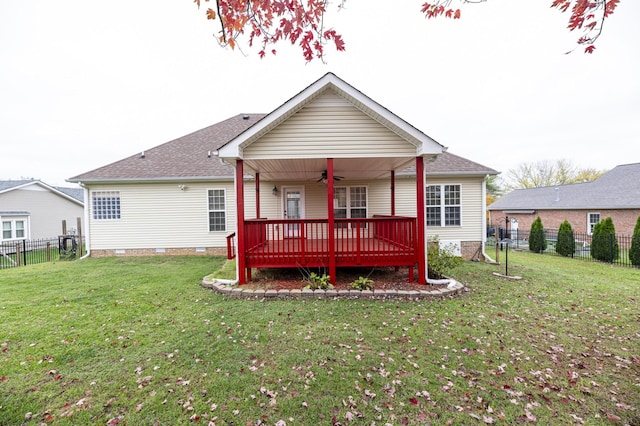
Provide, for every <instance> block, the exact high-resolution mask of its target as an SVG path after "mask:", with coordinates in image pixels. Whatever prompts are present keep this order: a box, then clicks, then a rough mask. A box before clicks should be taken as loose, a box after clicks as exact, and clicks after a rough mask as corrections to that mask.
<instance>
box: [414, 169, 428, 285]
mask: <svg viewBox="0 0 640 426" xmlns="http://www.w3.org/2000/svg"><path fill="white" fill-rule="evenodd" d="M425 189H426V188H425V182H424V158H423V157H416V200H417V202H416V213H417V214H416V221H417V222H418V223H417V225H418V229H417V231H418V232H417V239H416V243H417V245H418V247H416V256H417V257H418V284H427V260H426V256H425V241H426V239H425V235H424V234H425V230H426V228H425V217H424V216H425V204H424V197H425Z"/></svg>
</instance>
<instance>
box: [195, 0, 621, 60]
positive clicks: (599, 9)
mask: <svg viewBox="0 0 640 426" xmlns="http://www.w3.org/2000/svg"><path fill="white" fill-rule="evenodd" d="M345 1H346V0H338V1H337V7H338V9H340V8H342V7H343V6H344V3H345ZM454 1H455V2H459V3H480V2H482V1H484V0H434V2H432V3H429V2H426V3H423V5H422V8H421V11H422V13H423V14H424V15H425V16H426V17H427V18H436V17H439V16H443V17H446V18H452V19H459V18H460V17H461V14H462V12H461V10H460V8H454V7H452V3H453V2H454ZM201 2H202V0H194V3H196V4H197V5H198V8H199V7H200V6H201ZM204 2H205V3H208V2H209V0H204ZM619 2H620V0H552V3H551V7H553V8H556V9H558V10H560V11H561V12H563V13H564V12H567V11H570V16H569V25H568V28H569V30H570V31H578V32H581V33H582V35H581V36H580V38H579V39H578V41H577V45H578V46H584V48H585V52H587V53H593V50H594V49H595V46H594V43H595V41H596V40H597V39H598V37H599V36H600V34H601V33H602V29H603V25H604V21H605V19H607V18H608V17H609V16H611V14H612V13H613V12H614V11H615V9H616V7H617V6H618V3H619ZM211 4H212V6H213V8H207V10H206V16H207V19H210V20H213V21H214V22H216V23H217V24H218V25H219V36H218V37H217V39H218V42H219V43H220V45H222V46H225V47H226V46H229V47H230V48H231V49H234V48H235V47H236V46H237V44H238V41H239V40H240V39H241V38H242V37H243V36H244V37H247V38H248V44H249V46H253V44H254V42H258V43H260V44H261V49H260V51H259V53H258V55H260V57H264V56H265V55H266V52H267V50H269V47H271V53H272V54H275V53H276V49H275V45H276V44H278V43H279V42H283V41H285V42H286V41H288V42H289V43H291V44H292V45H296V44H297V45H298V46H299V47H300V49H301V50H302V55H303V56H304V58H305V59H306V60H307V61H311V60H313V59H314V58H319V59H322V58H323V55H324V46H325V45H326V44H327V43H329V42H332V43H333V44H334V45H335V48H336V50H338V51H343V50H345V43H344V41H343V39H342V36H340V34H338V33H337V32H336V31H335V30H334V29H325V26H324V14H325V12H326V10H327V6H328V5H329V4H330V1H329V0H275V1H274V0H251V1H248V0H211ZM389 7H392V6H391V5H390V6H389Z"/></svg>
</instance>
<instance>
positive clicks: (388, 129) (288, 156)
mask: <svg viewBox="0 0 640 426" xmlns="http://www.w3.org/2000/svg"><path fill="white" fill-rule="evenodd" d="M444 150H445V148H444V147H443V146H442V145H440V144H438V143H437V142H436V141H434V140H433V139H431V138H429V137H428V136H427V135H425V134H424V133H422V132H421V131H419V130H418V129H416V128H415V127H413V126H411V125H410V124H409V123H407V122H405V121H404V120H402V119H400V118H399V117H397V116H396V115H394V114H393V113H391V112H390V111H389V110H387V109H386V108H384V107H382V106H381V105H379V104H377V103H376V102H374V101H373V100H371V99H370V98H368V97H367V96H365V95H364V94H363V93H362V92H360V91H359V90H357V89H355V88H353V87H352V86H350V85H349V84H347V83H346V82H344V81H343V80H341V79H339V78H338V77H336V76H335V75H334V74H331V73H328V74H326V75H325V76H324V77H322V78H320V79H319V80H317V81H316V82H315V83H312V84H311V85H310V86H309V87H307V88H306V89H304V90H303V91H301V92H300V93H298V94H297V95H296V96H294V97H293V98H291V99H289V100H288V101H287V102H285V103H284V104H283V105H281V106H280V107H279V108H277V109H276V110H274V111H273V112H272V113H270V114H268V115H267V116H265V117H264V118H263V119H261V120H260V121H259V122H257V123H256V124H254V125H253V126H252V127H250V128H248V129H247V130H246V131H245V132H243V133H241V134H240V135H238V136H237V137H236V138H235V139H233V140H231V141H229V142H228V143H227V144H226V145H224V146H222V147H221V148H219V150H218V156H219V157H220V158H221V159H222V160H223V161H225V162H227V163H229V164H231V165H233V166H234V167H235V197H236V209H237V210H236V219H237V223H236V232H235V235H234V237H233V238H230V239H229V240H228V241H229V252H230V253H232V252H233V253H236V254H237V257H236V259H237V261H236V265H237V270H238V283H239V284H240V285H242V284H244V283H246V282H247V281H248V280H250V279H251V269H252V268H271V267H273V268H275V267H278V268H282V267H290V268H306V267H323V268H326V269H327V270H328V274H329V277H330V280H331V282H332V283H335V280H336V268H337V267H342V266H371V267H374V266H397V267H407V268H409V274H408V275H409V277H408V279H409V280H412V281H413V280H414V279H416V277H414V273H413V268H414V266H415V265H417V267H418V268H417V273H418V277H417V281H418V283H420V284H426V271H427V268H426V239H425V233H426V229H425V159H426V160H428V159H430V158H435V156H437V155H439V154H441V153H442V152H443V151H444ZM409 167H413V169H414V170H415V194H408V193H405V194H403V199H402V201H403V203H404V206H405V210H408V211H410V209H407V208H406V206H415V212H416V214H415V217H407V216H397V215H396V212H395V210H396V209H395V203H396V192H395V191H396V190H395V177H396V176H395V173H396V171H403V170H406V169H407V168H409ZM252 180H253V181H254V182H255V198H254V195H253V191H251V190H250V188H249V187H247V188H245V184H246V183H249V182H251V181H252ZM338 182H339V183H338ZM262 183H264V185H262ZM266 183H269V185H268V186H267V185H266ZM278 183H279V184H280V185H281V188H280V189H281V191H280V192H281V193H280V195H279V197H270V196H269V195H268V196H266V197H264V196H262V195H261V189H262V190H263V191H264V190H265V189H267V188H269V187H270V186H273V192H274V194H273V195H276V193H277V192H278V188H277V184H278ZM336 186H337V187H336ZM285 187H286V190H282V188H285ZM351 190H354V193H353V198H351V196H350V195H349V196H348V197H349V199H350V202H351V201H353V200H354V199H355V200H356V202H355V205H354V204H353V203H352V204H349V202H345V197H346V195H345V194H346V193H348V194H351V192H347V191H351ZM269 192H271V191H269ZM289 195H291V197H289ZM245 196H246V197H250V198H249V199H248V200H245ZM294 197H296V198H294ZM341 197H342V198H341ZM369 198H371V199H375V206H373V203H371V205H370V204H369ZM296 200H300V202H301V203H305V202H307V203H308V204H307V205H308V207H309V208H308V209H306V211H305V210H304V208H299V206H297V205H296ZM250 205H254V206H255V212H253V211H248V210H253V209H252V208H251V207H249V208H247V206H250ZM300 205H302V204H300ZM254 213H255V216H254ZM265 213H266V214H265ZM265 216H266V218H265ZM233 241H235V244H236V246H235V250H232V247H231V244H232V242H233Z"/></svg>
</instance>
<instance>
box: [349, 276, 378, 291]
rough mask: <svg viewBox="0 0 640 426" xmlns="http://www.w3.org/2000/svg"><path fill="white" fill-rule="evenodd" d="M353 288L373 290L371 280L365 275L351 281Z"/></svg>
mask: <svg viewBox="0 0 640 426" xmlns="http://www.w3.org/2000/svg"><path fill="white" fill-rule="evenodd" d="M351 288H352V289H354V290H373V280H372V279H369V278H365V277H359V278H358V279H357V280H355V281H353V282H352V283H351Z"/></svg>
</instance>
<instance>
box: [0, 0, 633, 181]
mask: <svg viewBox="0 0 640 426" xmlns="http://www.w3.org/2000/svg"><path fill="white" fill-rule="evenodd" d="M550 3H551V0H548V1H545V0H536V1H532V0H530V1H525V0H489V1H488V2H487V3H483V4H479V5H473V4H470V5H466V6H464V8H463V16H462V19H461V20H456V21H453V20H448V19H446V20H445V19H440V20H429V21H427V20H425V19H424V17H423V16H422V15H421V13H420V5H421V4H422V0H414V1H406V0H405V1H396V2H390V1H383V0H348V1H347V3H346V9H345V10H342V11H340V12H336V7H335V5H333V6H332V7H331V13H330V14H329V15H328V16H327V17H326V18H325V24H326V25H327V26H328V27H334V28H336V29H337V30H338V32H339V33H341V34H342V35H343V37H344V38H345V41H346V46H347V51H346V52H343V53H337V52H335V50H333V49H331V48H328V50H327V56H326V60H327V64H322V63H320V62H317V63H310V64H306V63H305V62H304V59H303V58H302V54H301V53H300V51H299V49H298V48H295V49H294V48H290V47H287V46H285V45H281V46H278V47H277V49H278V50H279V53H278V55H277V56H275V57H273V56H267V57H266V58H265V59H262V60H261V59H259V58H258V56H257V51H258V50H257V49H253V50H251V49H249V50H247V53H249V56H244V55H243V54H242V53H240V52H239V51H231V50H224V49H222V48H220V47H219V46H218V44H217V43H216V41H215V40H214V38H213V34H214V32H215V31H217V28H216V27H214V26H213V23H212V22H210V21H207V20H206V19H205V17H204V9H202V10H198V9H197V7H196V5H195V4H194V3H193V2H192V1H191V0H173V1H166V0H160V1H157V0H135V1H131V0H112V1H109V2H92V1H86V0H64V1H51V0H32V1H24V0H2V1H1V2H0V147H1V149H0V179H20V178H22V177H33V178H37V179H41V180H43V181H44V182H46V183H48V184H51V185H66V186H72V185H71V184H69V183H66V182H65V179H68V178H70V177H72V176H75V175H78V174H80V173H84V172H86V171H89V170H93V169H95V168H97V167H100V166H103V165H106V164H109V163H111V162H113V161H117V160H120V159H122V158H125V157H127V156H129V155H132V154H135V153H137V152H140V151H142V150H145V149H149V148H152V147H154V146H156V145H160V144H161V143H164V142H167V141H169V140H172V139H175V138H177V137H180V136H183V135H185V134H188V133H191V132H193V131H195V130H198V129H200V128H203V127H206V126H209V125H211V124H214V123H216V122H218V121H221V120H224V119H226V118H228V117H231V116H233V115H236V114H239V113H244V112H248V113H255V112H264V113H266V112H270V111H272V110H273V109H275V108H276V107H278V106H279V105H281V104H282V103H283V102H285V101H286V100H288V99H289V98H290V97H292V96H293V95H295V94H296V93H298V92H299V91H300V90H302V89H303V88H305V87H306V86H308V85H309V84H311V83H312V82H313V81H315V80H316V79H318V78H319V77H321V76H322V75H324V74H325V73H327V72H329V71H331V72H333V73H335V74H337V75H338V76H339V77H340V78H342V79H344V80H345V81H346V82H347V83H349V84H351V85H353V86H354V87H356V88H357V89H359V90H361V91H362V92H363V93H365V94H366V95H368V96H369V97H371V98H372V99H374V100H375V101H377V102H379V103H380V104H382V105H383V106H385V107H387V108H388V109H389V110H391V111H392V112H394V113H395V114H397V115H398V116H400V117H401V118H403V119H405V120H406V121H408V122H409V123H411V124H412V125H414V126H415V127H417V128H419V129H420V130H422V131H423V132H424V133H426V134H428V135H429V136H431V137H432V138H434V139H436V140H437V141H438V142H440V143H441V144H443V145H445V146H448V147H449V151H450V152H452V153H454V154H458V155H461V156H463V157H466V158H468V159H470V160H474V161H477V162H479V163H481V164H484V165H486V166H489V167H492V168H494V169H496V170H499V171H502V172H503V173H505V174H506V172H507V170H509V169H512V168H515V167H517V165H518V164H520V163H522V162H532V161H535V160H552V161H554V160H556V159H561V158H566V159H569V160H571V161H572V163H573V164H574V165H576V166H577V167H579V168H587V167H589V168H596V169H610V168H612V167H614V166H616V165H618V164H628V163H635V162H640V137H639V135H640V77H639V76H640V26H638V25H637V22H635V18H636V17H637V16H640V2H639V1H637V0H623V1H622V2H621V4H620V5H619V7H618V10H617V11H616V13H615V14H614V15H613V16H612V17H611V18H610V19H609V20H607V22H606V23H605V25H606V28H605V31H604V33H603V35H602V36H601V38H600V39H599V40H598V42H597V44H596V47H597V49H596V51H595V53H594V54H593V55H586V54H583V53H582V50H581V49H580V48H578V49H577V50H576V51H575V52H573V53H572V54H569V55H565V54H564V52H566V51H568V50H570V49H572V48H574V47H575V40H576V39H577V38H578V37H579V34H574V33H570V32H568V30H566V28H565V27H566V23H567V19H568V15H567V14H561V13H559V12H558V11H556V10H554V9H550V8H549V4H550ZM390 4H393V8H392V9H391V8H390V7H389V5H390Z"/></svg>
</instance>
